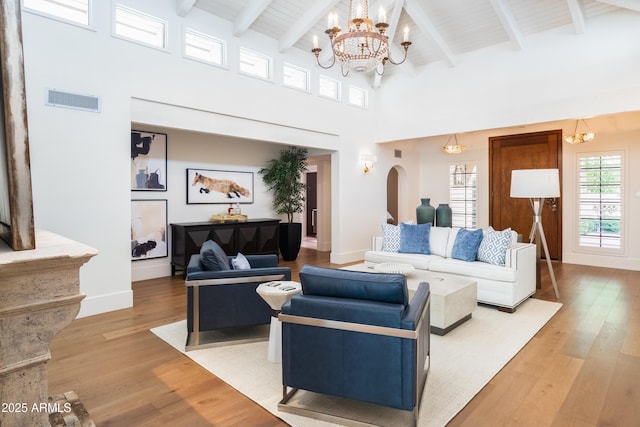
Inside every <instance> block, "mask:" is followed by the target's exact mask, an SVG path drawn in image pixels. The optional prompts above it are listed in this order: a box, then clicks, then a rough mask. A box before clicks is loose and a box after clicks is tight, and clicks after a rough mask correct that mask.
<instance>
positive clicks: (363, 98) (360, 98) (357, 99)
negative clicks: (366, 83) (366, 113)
mask: <svg viewBox="0 0 640 427" xmlns="http://www.w3.org/2000/svg"><path fill="white" fill-rule="evenodd" d="M368 94H369V93H368V92H367V91H366V90H364V89H360V88H359V87H356V86H349V104H351V105H356V106H358V107H362V108H367V105H368V99H367V98H368Z"/></svg>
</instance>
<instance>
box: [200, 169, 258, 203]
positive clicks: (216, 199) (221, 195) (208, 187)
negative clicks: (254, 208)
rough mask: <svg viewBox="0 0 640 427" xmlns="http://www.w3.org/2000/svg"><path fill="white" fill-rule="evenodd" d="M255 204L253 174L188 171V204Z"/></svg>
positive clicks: (205, 170) (201, 170)
mask: <svg viewBox="0 0 640 427" xmlns="http://www.w3.org/2000/svg"><path fill="white" fill-rule="evenodd" d="M213 203H224V204H229V203H233V204H235V203H242V204H247V203H253V172H236V171H224V170H209V169H187V204H189V205H193V204H213Z"/></svg>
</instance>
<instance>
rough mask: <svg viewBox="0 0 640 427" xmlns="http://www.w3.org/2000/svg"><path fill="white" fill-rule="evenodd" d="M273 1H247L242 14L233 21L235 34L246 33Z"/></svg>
mask: <svg viewBox="0 0 640 427" xmlns="http://www.w3.org/2000/svg"><path fill="white" fill-rule="evenodd" d="M272 1H273V0H253V1H250V2H247V4H246V5H245V6H244V8H243V9H242V11H241V12H240V14H239V15H238V16H237V17H236V19H235V20H234V21H233V35H234V36H236V37H240V36H241V35H242V34H244V32H245V31H247V30H248V29H249V27H250V26H251V24H253V23H254V21H255V20H256V19H258V17H259V16H260V15H261V14H262V12H264V10H265V9H266V8H267V7H268V6H269V4H271V2H272Z"/></svg>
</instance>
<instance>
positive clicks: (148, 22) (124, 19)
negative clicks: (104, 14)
mask: <svg viewBox="0 0 640 427" xmlns="http://www.w3.org/2000/svg"><path fill="white" fill-rule="evenodd" d="M113 24H114V25H113V34H114V35H116V36H118V37H122V38H124V39H127V40H131V41H134V42H136V43H141V44H144V45H148V46H152V47H157V48H160V49H165V48H166V46H167V21H165V20H163V19H160V18H157V17H155V16H152V15H148V14H146V13H144V12H140V11H138V10H135V9H131V8H129V7H127V6H123V5H121V4H116V8H115V14H114V23H113Z"/></svg>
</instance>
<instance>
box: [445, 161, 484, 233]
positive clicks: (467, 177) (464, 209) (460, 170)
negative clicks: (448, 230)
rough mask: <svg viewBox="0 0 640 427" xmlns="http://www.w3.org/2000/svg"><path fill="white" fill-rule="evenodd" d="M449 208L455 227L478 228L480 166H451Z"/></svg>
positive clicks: (458, 164) (459, 164)
mask: <svg viewBox="0 0 640 427" xmlns="http://www.w3.org/2000/svg"><path fill="white" fill-rule="evenodd" d="M449 207H450V208H451V214H452V218H451V223H452V225H453V226H454V227H461V228H476V227H477V223H478V165H477V164H475V163H456V164H451V165H449Z"/></svg>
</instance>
